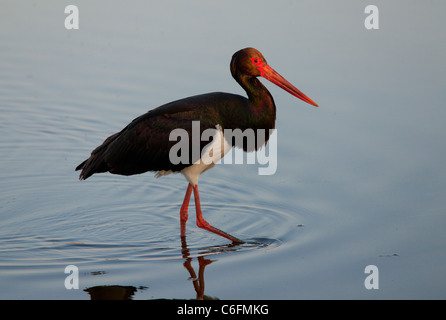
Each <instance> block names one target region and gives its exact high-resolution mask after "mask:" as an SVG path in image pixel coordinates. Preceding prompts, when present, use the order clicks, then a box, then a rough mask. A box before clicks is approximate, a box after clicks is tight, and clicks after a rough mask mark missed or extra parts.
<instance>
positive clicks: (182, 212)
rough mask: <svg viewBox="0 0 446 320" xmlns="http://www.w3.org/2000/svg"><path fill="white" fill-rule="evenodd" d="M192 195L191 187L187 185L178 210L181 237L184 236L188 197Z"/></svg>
mask: <svg viewBox="0 0 446 320" xmlns="http://www.w3.org/2000/svg"><path fill="white" fill-rule="evenodd" d="M191 194H192V185H191V184H190V183H189V185H188V186H187V190H186V194H185V195H184V200H183V204H182V205H181V209H180V223H181V237H185V236H186V221H187V217H188V214H187V210H188V208H189V201H190V196H191Z"/></svg>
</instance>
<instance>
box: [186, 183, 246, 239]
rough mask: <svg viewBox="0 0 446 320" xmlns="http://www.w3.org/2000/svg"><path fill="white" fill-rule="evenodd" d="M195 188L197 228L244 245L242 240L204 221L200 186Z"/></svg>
mask: <svg viewBox="0 0 446 320" xmlns="http://www.w3.org/2000/svg"><path fill="white" fill-rule="evenodd" d="M189 186H192V185H189ZM193 188H194V199H195V210H196V212H197V226H198V227H200V228H202V229H205V230H208V231H210V232H214V233H216V234H218V235H220V236H222V237H225V238H227V239H229V240H231V241H232V242H234V243H243V241H242V240H240V239H237V238H236V237H233V236H231V235H230V234H228V233H226V232H224V231H222V230H220V229H217V228H215V227H213V226H211V225H210V224H209V223H208V222H207V221H206V220H204V218H203V214H202V213H201V206H200V196H199V194H198V185H195V186H194V187H193ZM188 190H189V189H188Z"/></svg>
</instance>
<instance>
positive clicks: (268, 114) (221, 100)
mask: <svg viewBox="0 0 446 320" xmlns="http://www.w3.org/2000/svg"><path fill="white" fill-rule="evenodd" d="M230 68H231V74H232V76H233V77H234V79H235V80H236V81H237V82H238V83H239V84H240V86H242V87H243V89H244V90H245V91H246V93H247V95H248V99H247V98H245V97H243V96H240V95H235V94H230V93H222V92H214V93H207V94H202V95H197V96H192V97H189V98H185V99H181V100H177V101H174V102H170V103H167V104H165V105H162V106H160V107H158V108H155V109H153V110H150V111H148V112H147V113H145V114H143V115H141V116H139V117H138V118H136V119H134V120H133V121H132V122H130V124H129V125H127V126H126V127H125V128H124V129H122V130H121V131H120V132H118V133H115V134H113V135H111V136H110V137H108V138H107V139H106V140H105V141H104V142H103V143H102V144H101V145H100V146H99V147H97V148H96V149H94V150H93V151H92V152H91V155H90V157H89V158H88V159H87V160H85V161H84V162H82V163H81V164H80V165H78V166H77V167H76V170H82V171H81V173H80V175H79V179H80V180H83V179H87V178H88V177H90V176H91V175H93V174H95V173H100V172H110V173H113V174H120V175H133V174H139V173H144V172H147V171H153V172H156V173H157V176H162V175H166V174H169V173H174V172H181V173H182V174H183V175H184V177H185V178H186V180H187V181H188V183H189V184H188V186H187V190H186V195H185V196H184V200H183V204H182V206H181V209H180V222H181V236H182V237H185V232H186V227H185V225H186V221H187V218H188V213H187V211H188V206H189V201H190V197H191V194H192V191H193V192H194V199H195V210H196V215H197V226H198V227H200V228H203V229H206V230H208V231H211V232H214V233H216V234H218V235H220V236H223V237H225V238H227V239H229V240H231V241H232V242H233V243H243V241H242V240H240V239H238V238H236V237H234V236H232V235H230V234H228V233H226V232H224V231H222V230H220V229H217V228H215V227H213V226H211V225H210V224H209V223H208V222H207V221H206V220H205V219H204V218H203V215H202V212H201V206H200V197H199V193H198V177H199V175H200V174H201V173H203V172H204V171H206V170H208V169H210V168H212V167H213V166H214V165H215V163H216V162H217V161H218V160H220V159H221V158H222V157H223V156H224V155H225V154H226V153H227V152H228V151H229V150H230V149H231V148H232V147H233V146H236V147H242V148H243V149H244V150H245V151H251V150H248V149H247V147H246V145H242V146H240V145H235V143H234V140H232V141H228V140H227V139H225V137H224V130H225V129H234V130H235V129H240V130H241V131H244V130H246V129H253V130H254V132H259V131H258V129H263V130H265V137H264V138H263V140H264V141H262V143H255V144H254V146H255V150H257V149H258V148H259V147H261V146H262V145H264V144H266V143H267V142H268V139H269V133H270V129H274V127H275V120H276V106H275V104H274V100H273V97H272V96H271V94H270V93H269V91H268V90H267V89H266V88H265V86H264V85H263V84H262V83H261V82H260V81H259V80H258V79H257V77H263V78H265V79H267V80H269V81H271V82H272V83H274V84H276V85H277V86H279V87H281V88H282V89H284V90H286V91H287V92H289V93H290V94H292V95H293V96H296V97H297V98H299V99H301V100H303V101H305V102H307V103H309V104H311V105H313V106H316V107H317V104H316V103H315V102H313V101H312V100H311V99H310V98H308V97H307V96H306V95H305V94H303V93H302V92H301V91H299V90H298V89H297V88H296V87H294V86H293V85H292V84H291V83H289V82H288V81H287V80H286V79H285V78H283V77H282V76H281V75H280V74H278V73H277V72H276V71H275V70H274V69H272V68H271V67H270V66H269V65H268V64H267V63H266V60H265V58H264V57H263V55H262V54H261V53H260V52H259V51H258V50H256V49H254V48H245V49H242V50H240V51H237V52H236V53H235V54H234V55H233V56H232V60H231V64H230ZM193 121H199V123H200V133H202V132H203V131H204V130H206V129H214V130H215V135H214V136H213V137H212V142H211V143H209V142H208V141H200V145H199V148H200V153H199V154H200V155H203V152H202V151H203V150H205V148H208V149H209V148H210V147H212V148H211V149H212V150H213V152H210V153H207V157H211V158H212V159H211V160H212V161H209V159H206V160H207V161H202V160H203V159H194V158H192V157H189V159H190V161H185V162H180V163H173V162H172V161H171V159H170V157H169V155H170V149H171V148H172V146H174V145H175V144H176V141H175V140H173V141H172V140H171V139H169V137H170V133H171V132H172V131H173V130H175V129H182V130H185V131H186V132H188V133H189V134H191V132H192V122H193ZM256 139H257V137H256ZM190 141H193V139H190ZM190 147H191V149H192V148H194V146H192V145H190Z"/></svg>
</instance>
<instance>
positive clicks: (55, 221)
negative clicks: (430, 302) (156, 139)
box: [0, 1, 446, 299]
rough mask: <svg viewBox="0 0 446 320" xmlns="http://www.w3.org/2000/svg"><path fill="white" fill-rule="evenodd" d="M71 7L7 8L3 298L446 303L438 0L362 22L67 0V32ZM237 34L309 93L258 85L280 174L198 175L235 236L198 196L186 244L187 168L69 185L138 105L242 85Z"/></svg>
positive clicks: (442, 47) (217, 6)
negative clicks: (236, 74)
mask: <svg viewBox="0 0 446 320" xmlns="http://www.w3.org/2000/svg"><path fill="white" fill-rule="evenodd" d="M69 4H71V3H69V2H64V1H62V2H61V1H45V2H31V1H1V2H0V181H1V182H0V298H1V299H90V298H97V297H109V298H110V297H112V296H114V297H127V298H128V297H130V298H133V299H157V298H167V299H172V298H174V299H193V298H196V297H202V296H206V297H212V298H219V299H313V298H317V299H332V298H338V299H351V298H352V299H414V298H415V299H423V298H433V299H445V298H446V277H445V276H444V271H445V267H446V250H445V245H446V233H445V229H446V212H445V209H446V169H445V165H444V163H445V159H446V148H445V141H446V139H445V138H446V129H445V128H446V127H445V124H444V122H445V119H446V108H445V101H446V99H445V98H446V90H445V89H446V81H445V74H446V63H445V60H444V57H445V56H446V39H445V38H446V36H445V33H444V30H445V29H446V25H445V21H444V17H443V13H444V12H445V10H446V4H444V3H443V2H440V1H433V2H429V3H424V2H421V1H418V2H412V3H411V4H410V5H408V4H406V3H403V2H392V3H389V2H387V1H374V4H375V5H377V7H378V8H379V29H378V30H367V29H366V28H365V27H364V20H365V18H366V17H367V14H365V13H364V8H365V6H366V5H367V4H369V3H367V2H364V1H355V2H354V3H353V2H351V1H337V2H332V1H311V2H297V1H287V2H283V1H274V2H271V1H263V2H262V1H260V2H259V1H243V2H240V1H225V2H221V3H220V2H218V3H217V2H215V1H211V2H209V1H187V2H179V1H132V2H131V3H129V2H126V1H94V3H93V2H91V1H76V5H77V6H78V8H79V14H80V16H79V18H80V19H79V22H80V25H79V27H80V28H79V30H67V29H65V27H64V20H65V18H66V16H67V14H65V13H64V9H65V6H66V5H69ZM248 46H252V47H256V48H257V49H259V50H260V51H261V52H262V53H263V54H264V56H265V57H266V59H267V60H268V62H269V64H270V65H271V66H272V67H273V68H275V69H276V70H277V71H278V72H280V73H281V74H282V75H283V76H284V77H285V78H287V79H288V80H289V81H290V82H291V83H293V84H294V85H295V86H296V87H298V88H299V89H300V90H302V91H303V92H304V93H306V94H307V95H308V96H309V97H310V98H311V99H313V100H314V101H316V102H317V103H318V104H319V106H320V107H319V108H314V107H312V106H310V105H308V104H305V103H304V102H302V101H300V100H298V99H296V98H295V97H293V96H291V95H289V94H288V93H286V92H285V91H283V90H281V89H280V88H278V87H276V86H274V85H272V84H271V83H269V82H268V81H266V80H264V79H262V82H263V83H265V85H266V86H267V87H268V89H269V90H270V91H271V93H272V95H273V96H274V98H275V102H276V105H277V123H276V128H277V142H278V149H277V161H278V163H277V172H276V173H275V174H274V175H258V167H259V166H258V165H255V164H244V165H227V164H222V165H217V166H216V167H215V168H214V169H212V170H210V171H208V172H206V173H205V174H203V175H202V176H201V178H200V183H199V186H200V196H201V201H202V208H203V213H204V217H205V218H206V219H207V220H208V221H209V222H211V223H212V224H214V225H215V226H217V227H219V228H221V229H223V230H225V231H227V232H229V233H231V234H233V235H235V236H237V237H240V238H242V239H243V240H246V241H247V243H246V244H244V245H240V246H230V245H229V243H228V241H227V240H225V239H224V238H222V237H218V236H216V235H214V234H211V233H209V232H207V231H204V230H202V229H199V228H198V227H197V226H196V225H195V217H194V205H193V202H191V205H190V208H189V210H190V212H189V217H190V218H189V221H188V224H187V234H186V236H187V237H186V240H187V242H186V243H182V242H181V239H180V223H179V208H180V205H181V202H182V200H183V197H184V192H185V190H186V186H187V182H186V180H185V179H184V178H183V177H182V176H181V175H170V176H167V177H162V178H160V179H156V178H154V177H153V174H151V173H146V174H143V175H137V176H131V177H123V176H117V175H111V174H101V175H95V176H93V177H91V178H89V179H88V180H86V181H79V180H78V172H75V171H74V168H75V166H76V165H78V164H79V163H80V162H81V161H82V160H84V159H85V158H86V157H88V155H89V153H90V151H91V150H92V149H93V148H95V147H96V146H97V145H99V144H100V143H101V142H102V141H103V140H104V139H105V138H106V137H108V136H109V135H111V134H113V133H115V132H117V131H118V130H121V129H122V128H123V127H124V126H125V125H126V124H127V123H128V122H129V121H131V120H132V119H133V118H135V117H136V116H138V115H140V114H142V113H145V112H146V111H147V110H149V109H152V108H154V107H157V106H159V105H161V104H164V103H166V102H169V101H173V100H176V99H179V98H183V97H187V96H191V95H195V94H200V93H206V92H212V91H224V92H232V93H238V94H244V92H243V90H242V89H241V88H240V87H239V86H238V84H237V83H236V82H235V81H234V80H233V79H232V77H231V75H230V72H229V61H230V58H231V55H232V54H233V53H234V52H235V51H237V50H239V49H241V48H244V47H248ZM68 265H75V266H76V267H77V268H78V271H79V289H71V290H68V289H66V288H65V285H64V284H65V279H66V277H67V276H68V274H66V273H64V270H65V267H66V266H68ZM368 265H374V266H376V267H377V270H379V273H374V274H368V273H365V272H364V270H365V268H366V267H367V266H368ZM370 275H373V276H374V277H375V278H373V279H374V285H378V288H376V289H367V288H366V285H365V284H367V281H368V280H370V279H371V278H367V277H368V276H370ZM366 278H367V279H368V280H367V279H366ZM368 283H369V284H370V283H371V282H370V281H369V282H368Z"/></svg>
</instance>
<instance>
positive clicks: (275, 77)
mask: <svg viewBox="0 0 446 320" xmlns="http://www.w3.org/2000/svg"><path fill="white" fill-rule="evenodd" d="M258 69H259V70H260V72H261V74H260V76H262V77H264V78H265V79H267V80H269V81H271V82H272V83H274V84H275V85H276V86H279V87H281V88H282V89H283V90H285V91H287V92H289V93H291V94H292V95H293V96H295V97H298V98H299V99H301V100H303V101H305V102H307V103H309V104H311V105H313V106H315V107H318V105H317V104H316V102H314V101H313V100H311V99H310V98H308V97H307V96H306V95H305V94H304V93H303V92H301V91H300V90H299V89H297V88H296V87H295V86H293V85H292V84H291V83H289V82H288V80H286V79H285V78H284V77H282V76H281V75H280V74H278V73H277V72H276V71H275V70H274V69H273V68H271V67H270V66H269V65H265V66H263V67H259V68H258Z"/></svg>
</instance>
